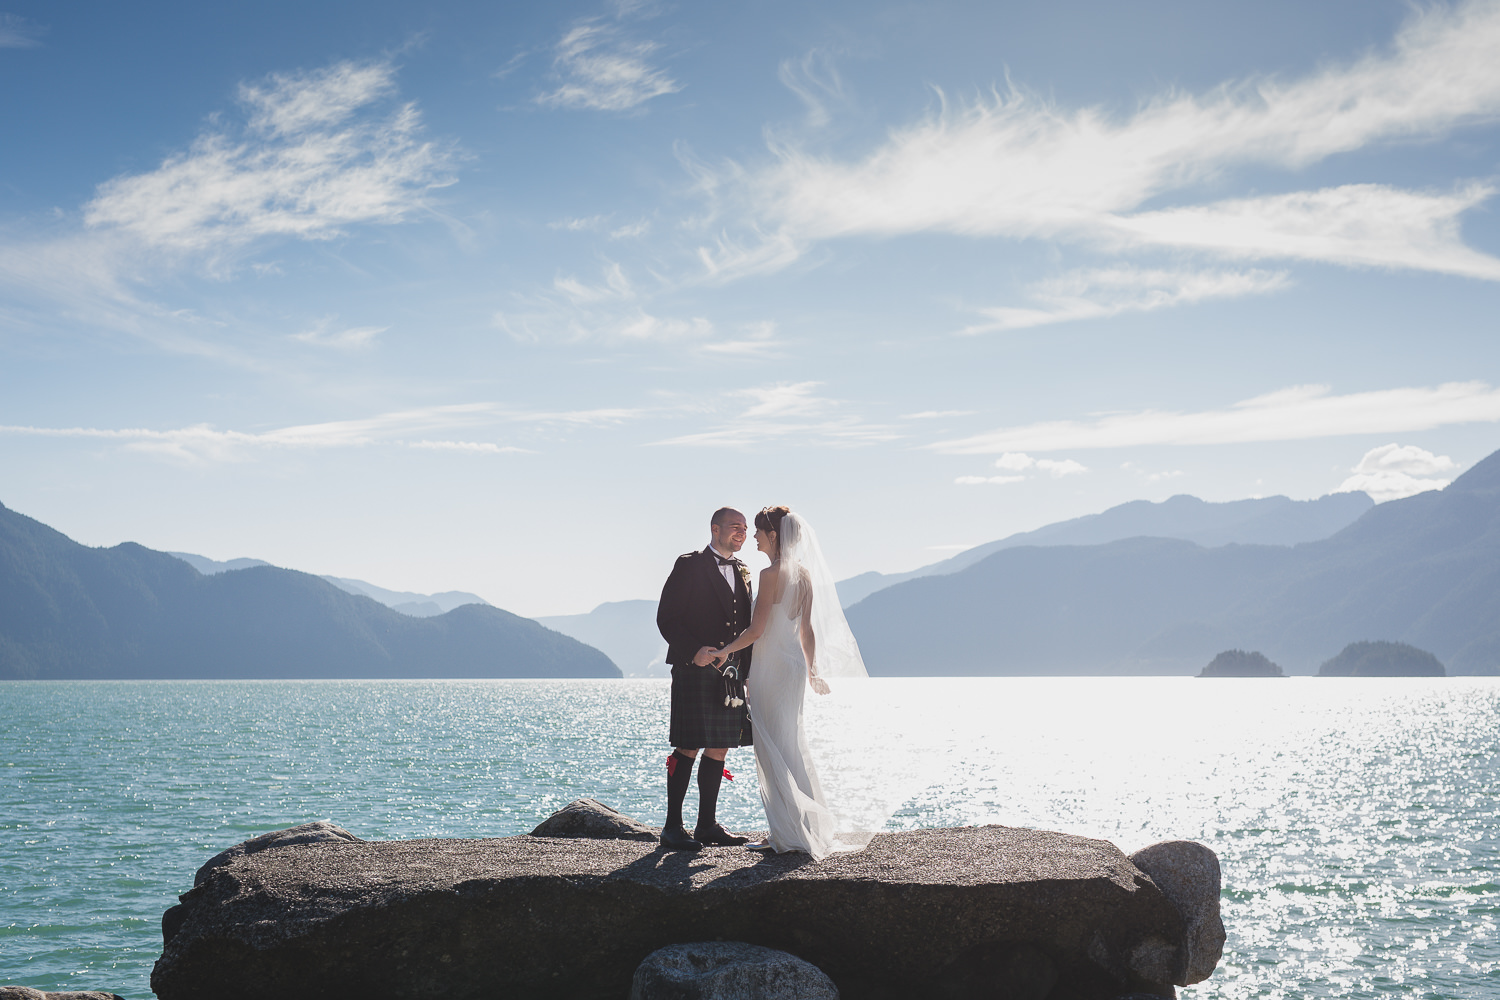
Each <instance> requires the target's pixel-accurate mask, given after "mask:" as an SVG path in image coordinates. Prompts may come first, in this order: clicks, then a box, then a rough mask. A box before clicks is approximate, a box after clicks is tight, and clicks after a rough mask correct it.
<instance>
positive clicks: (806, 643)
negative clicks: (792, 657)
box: [797, 581, 829, 694]
mask: <svg viewBox="0 0 1500 1000" xmlns="http://www.w3.org/2000/svg"><path fill="white" fill-rule="evenodd" d="M804 582H805V581H804ZM802 594H803V597H802V626H801V627H800V628H799V629H798V630H797V638H799V639H801V640H802V656H803V658H804V659H805V660H807V683H809V684H811V685H812V689H813V690H814V691H816V692H817V693H818V694H827V693H828V690H829V688H828V682H827V681H825V680H824V679H823V678H821V677H819V676H818V640H817V637H816V636H815V635H814V634H813V627H812V602H813V595H812V587H809V586H804V587H802Z"/></svg>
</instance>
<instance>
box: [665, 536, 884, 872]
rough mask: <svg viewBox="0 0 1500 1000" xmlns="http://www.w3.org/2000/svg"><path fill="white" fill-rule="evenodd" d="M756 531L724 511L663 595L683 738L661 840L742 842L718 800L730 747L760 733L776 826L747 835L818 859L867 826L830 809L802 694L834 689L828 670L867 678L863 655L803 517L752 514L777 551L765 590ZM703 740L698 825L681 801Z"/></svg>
mask: <svg viewBox="0 0 1500 1000" xmlns="http://www.w3.org/2000/svg"><path fill="white" fill-rule="evenodd" d="M747 531H748V525H747V524H746V523H745V515H743V514H741V513H740V512H739V511H737V510H734V509H733V508H730V507H723V508H720V509H719V510H717V511H715V512H714V514H713V517H712V519H711V520H710V522H709V534H710V541H709V544H708V547H707V548H705V549H704V550H703V551H701V552H689V553H687V554H686V555H682V556H679V557H678V558H677V562H676V564H675V565H674V566H673V567H672V573H671V575H670V576H669V577H668V578H667V582H666V585H665V586H664V587H663V588H662V592H661V602H660V604H658V605H657V611H656V625H657V628H658V629H660V630H661V634H662V637H663V638H665V639H666V640H667V647H668V648H667V662H668V663H670V664H671V665H672V714H671V729H670V733H669V735H668V740H669V742H670V743H671V744H672V746H673V748H674V749H673V752H672V755H671V756H670V757H668V758H667V819H666V823H665V825H664V827H663V829H662V834H661V842H662V844H663V846H665V847H667V848H669V849H672V850H679V851H691V850H698V849H699V848H700V847H703V846H705V845H709V846H736V845H740V844H744V843H746V841H747V838H745V837H739V836H736V835H734V834H732V833H730V832H728V831H727V830H725V829H724V827H722V826H721V825H719V823H718V821H717V819H716V818H715V811H716V808H717V804H718V799H719V786H720V784H721V782H722V781H723V779H724V778H725V776H727V775H728V774H729V772H728V771H726V770H725V768H724V757H725V755H726V754H727V752H728V749H729V748H730V747H739V746H751V745H753V746H754V747H755V767H756V771H757V773H758V774H759V777H760V795H761V803H762V805H764V807H765V810H766V824H767V827H768V829H769V830H770V835H769V837H768V838H767V840H766V841H765V842H764V843H762V844H751V845H749V846H750V847H751V848H753V849H761V850H773V851H777V852H784V851H804V852H806V853H807V854H810V855H812V856H813V857H814V858H816V859H821V858H823V857H826V856H827V855H829V854H831V853H833V852H834V851H836V850H847V849H851V848H857V847H861V846H863V844H864V843H866V842H868V840H869V834H868V832H866V833H864V834H860V833H858V832H856V831H854V830H851V829H848V828H847V827H848V824H847V823H841V821H840V819H839V818H838V817H837V816H836V815H835V813H834V812H833V811H832V810H831V809H830V808H829V804H828V802H827V800H826V799H825V797H824V794H823V787H822V784H821V782H820V781H819V778H818V771H817V769H816V768H815V767H814V765H813V761H812V758H811V755H810V754H809V752H808V744H807V737H806V734H805V733H804V732H803V725H802V720H803V712H802V703H803V695H804V694H805V693H806V689H807V688H808V687H809V686H811V687H812V689H813V690H814V691H816V692H818V693H819V694H827V693H828V692H829V690H830V689H829V686H828V684H827V682H826V681H825V680H824V678H826V677H864V676H866V674H865V668H864V662H863V660H862V659H861V658H860V655H859V647H858V645H856V644H855V641H854V636H853V634H852V633H851V632H850V631H849V625H848V623H847V622H846V621H845V620H844V612H843V609H842V607H841V606H840V604H839V601H838V594H837V592H836V591H835V589H834V581H833V576H832V574H831V572H830V571H829V569H828V564H827V562H826V561H825V560H824V559H823V553H822V550H821V549H820V548H819V546H818V542H817V537H816V536H815V535H814V534H813V531H812V529H811V528H810V527H808V525H807V522H806V521H804V520H802V518H800V517H799V516H798V515H796V514H794V513H792V512H791V511H789V510H788V509H787V508H786V507H767V508H765V509H763V510H762V511H761V512H760V513H758V514H756V515H755V542H756V547H757V548H758V549H759V550H760V551H761V552H764V553H765V554H766V555H767V556H768V557H769V558H770V560H771V565H770V566H768V567H767V568H766V569H764V570H762V571H761V574H760V587H759V597H758V598H756V597H754V594H755V590H754V589H753V588H752V587H751V584H750V571H749V570H748V569H747V568H746V566H745V564H744V563H743V562H741V561H740V560H739V559H738V558H737V557H736V556H735V553H736V552H738V551H739V550H740V548H741V547H742V546H743V545H744V544H745V535H746V532H747ZM752 600H753V604H752ZM752 654H753V660H754V672H753V675H752V671H751V661H752ZM700 751H701V752H702V759H701V761H700V762H699V763H698V821H697V824H696V827H695V829H694V831H693V833H692V835H689V834H688V832H687V830H686V828H685V827H684V826H683V822H682V804H683V799H684V798H685V797H686V795H687V788H688V782H689V780H690V778H691V775H692V772H693V763H694V760H695V759H696V758H697V757H698V754H699V752H700Z"/></svg>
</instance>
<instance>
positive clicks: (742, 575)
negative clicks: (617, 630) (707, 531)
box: [656, 548, 750, 679]
mask: <svg viewBox="0 0 1500 1000" xmlns="http://www.w3.org/2000/svg"><path fill="white" fill-rule="evenodd" d="M734 568H735V586H734V589H733V590H731V589H730V587H729V584H728V583H726V582H725V580H724V574H723V573H720V572H719V561H718V559H717V557H715V556H714V553H713V549H712V548H707V549H704V550H703V551H702V552H688V553H686V554H684V555H680V556H678V557H677V562H676V563H675V564H673V566H672V573H671V575H670V576H668V577H667V582H666V585H665V586H663V587H662V588H661V601H660V602H659V603H658V604H657V605H656V627H657V629H658V630H660V632H661V636H662V638H663V639H665V640H667V662H668V663H670V664H672V665H673V666H681V665H682V664H685V663H692V662H693V656H694V654H696V653H697V652H698V650H700V649H702V648H703V647H704V646H714V647H719V646H724V645H726V644H728V643H730V642H733V641H734V639H735V637H736V636H738V635H739V634H740V633H741V632H743V631H745V629H747V628H749V627H750V572H749V570H747V569H746V568H745V564H744V563H742V562H740V561H739V560H738V559H736V560H735V567H734ZM749 673H750V650H748V649H746V650H744V651H743V652H741V653H740V676H741V679H743V678H744V677H747V676H749Z"/></svg>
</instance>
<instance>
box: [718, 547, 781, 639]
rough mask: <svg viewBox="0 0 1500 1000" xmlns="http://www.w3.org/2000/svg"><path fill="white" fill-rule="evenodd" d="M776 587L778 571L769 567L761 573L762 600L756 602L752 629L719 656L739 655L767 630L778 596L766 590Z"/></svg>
mask: <svg viewBox="0 0 1500 1000" xmlns="http://www.w3.org/2000/svg"><path fill="white" fill-rule="evenodd" d="M775 586H776V571H775V570H774V569H771V568H770V567H769V566H768V567H766V568H765V569H763V570H761V571H760V600H758V601H756V602H755V614H753V615H751V616H750V627H749V628H747V629H745V631H743V632H741V633H740V634H739V637H738V638H736V639H735V640H734V641H733V642H731V643H730V644H729V645H727V646H725V647H724V648H723V649H721V650H719V656H720V657H725V656H728V655H729V654H730V653H738V652H739V651H740V650H742V649H744V648H745V647H746V646H748V645H750V644H751V643H752V642H754V641H755V640H756V639H759V638H760V637H761V633H763V632H765V630H766V622H768V621H770V620H771V606H772V605H773V604H775V603H776V601H775V598H776V595H775V594H772V593H768V592H767V590H766V588H767V587H772V588H774V587H775Z"/></svg>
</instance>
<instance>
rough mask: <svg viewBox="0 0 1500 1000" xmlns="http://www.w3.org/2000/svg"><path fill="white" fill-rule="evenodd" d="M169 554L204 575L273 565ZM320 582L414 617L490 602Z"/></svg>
mask: <svg viewBox="0 0 1500 1000" xmlns="http://www.w3.org/2000/svg"><path fill="white" fill-rule="evenodd" d="M167 555H169V556H176V557H177V558H178V559H181V560H182V561H183V562H185V563H187V564H188V565H189V566H191V567H193V569H195V570H197V571H198V572H200V573H202V574H203V575H204V576H213V575H215V574H216V573H229V572H232V571H233V570H237V569H250V568H252V567H255V566H269V565H271V564H270V563H268V562H266V561H265V560H263V559H227V560H224V561H222V562H221V561H219V560H217V559H209V558H208V557H207V556H199V555H194V554H193V553H191V552H168V553H167ZM319 579H322V580H327V581H328V582H329V583H331V584H333V585H334V586H335V587H337V588H339V589H340V590H342V591H343V592H344V593H346V594H362V595H364V596H365V597H369V598H373V599H374V600H377V601H379V602H380V603H381V604H384V605H385V606H386V607H388V608H390V609H391V610H392V611H399V612H401V613H402V614H403V615H411V616H412V617H413V618H431V617H433V616H434V615H441V614H446V613H447V612H449V611H452V610H453V609H454V608H459V607H463V606H464V605H465V604H488V603H489V601H486V600H485V599H484V598H482V597H480V596H479V595H478V594H471V593H469V592H468V591H466V590H445V591H443V592H442V593H441V594H414V593H412V592H411V591H407V590H386V589H385V588H384V587H377V586H375V584H373V583H366V582H365V581H363V580H352V579H350V578H349V577H346V576H323V577H319Z"/></svg>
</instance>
